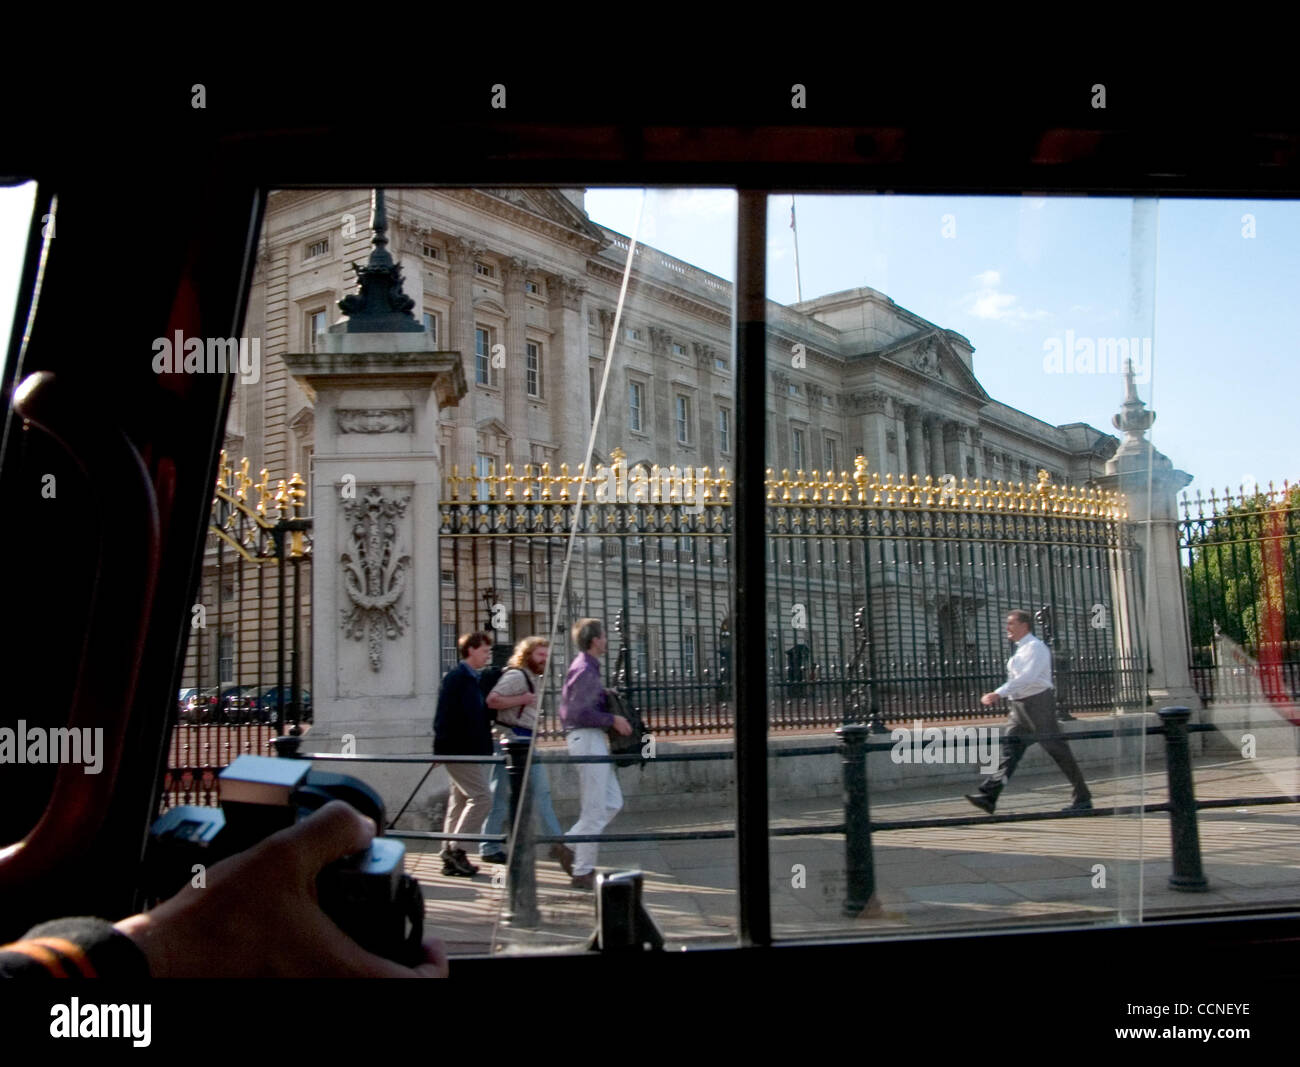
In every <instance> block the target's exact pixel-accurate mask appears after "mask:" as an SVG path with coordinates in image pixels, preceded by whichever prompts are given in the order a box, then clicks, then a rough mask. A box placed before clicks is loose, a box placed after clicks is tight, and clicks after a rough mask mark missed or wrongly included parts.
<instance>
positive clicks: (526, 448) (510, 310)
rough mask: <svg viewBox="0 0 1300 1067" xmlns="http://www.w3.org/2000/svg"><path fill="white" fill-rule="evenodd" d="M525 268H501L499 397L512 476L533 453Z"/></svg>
mask: <svg viewBox="0 0 1300 1067" xmlns="http://www.w3.org/2000/svg"><path fill="white" fill-rule="evenodd" d="M527 269H528V264H527V263H525V262H524V261H523V260H522V259H517V258H512V259H510V260H507V261H506V262H505V263H504V264H502V267H501V286H502V289H503V290H504V292H505V298H506V365H505V366H504V367H502V368H501V393H502V395H503V396H504V397H505V413H504V414H505V421H506V430H507V431H508V432H509V434H510V444H511V451H510V452H509V453H508V454H507V455H506V457H505V460H504V462H506V463H513V464H514V465H515V474H516V475H521V474H523V471H524V464H526V463H528V462H529V460H530V458H531V455H532V449H531V447H530V445H531V444H532V434H531V433H530V432H529V428H528V372H527V363H526V358H527V357H526V353H525V351H524V344H525V327H526V326H527V324H528V303H527V297H526V295H525V293H524V275H525V272H526V271H527Z"/></svg>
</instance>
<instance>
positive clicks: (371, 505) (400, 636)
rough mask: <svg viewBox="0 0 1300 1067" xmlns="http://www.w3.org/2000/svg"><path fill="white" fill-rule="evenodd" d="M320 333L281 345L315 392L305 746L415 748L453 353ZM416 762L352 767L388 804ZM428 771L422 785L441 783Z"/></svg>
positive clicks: (435, 587) (429, 666)
mask: <svg viewBox="0 0 1300 1067" xmlns="http://www.w3.org/2000/svg"><path fill="white" fill-rule="evenodd" d="M320 342H321V344H320V350H319V351H317V352H314V353H300V354H290V355H287V356H285V357H284V358H285V362H286V364H287V365H288V367H289V370H290V372H291V373H292V374H293V376H294V377H295V379H297V381H298V382H300V383H301V384H302V385H303V387H304V388H305V389H306V390H307V392H308V394H309V395H310V396H311V397H312V398H313V400H314V403H315V432H316V440H315V456H314V471H313V476H312V494H311V499H312V505H313V512H314V515H313V526H314V534H313V541H314V543H313V565H312V607H313V611H314V625H313V626H312V641H313V648H312V653H313V663H314V664H315V667H314V676H313V679H312V703H313V706H314V716H315V719H314V728H313V729H312V731H311V734H310V743H309V744H308V745H307V748H308V749H309V750H311V751H318V752H340V751H348V750H349V748H350V750H351V751H352V752H354V753H356V754H358V755H370V754H401V755H424V754H426V753H429V752H430V751H431V739H432V735H433V713H434V705H435V703H436V700H437V695H438V687H439V684H440V681H441V678H440V672H439V669H438V667H439V656H438V649H439V647H440V639H439V637H440V635H439V622H440V620H441V604H440V595H441V582H440V581H439V577H440V574H439V570H440V567H439V552H438V526H439V516H438V500H439V496H440V493H441V486H442V471H441V470H440V467H439V456H438V430H437V423H438V413H439V410H440V409H441V408H442V407H443V406H444V405H455V404H456V403H457V402H458V400H459V398H460V397H461V396H463V395H464V393H465V388H466V386H465V376H464V370H463V367H462V363H461V357H460V354H459V353H457V352H446V351H438V350H436V349H434V348H432V347H431V346H430V344H429V341H428V335H427V334H424V333H422V332H409V331H407V332H347V330H346V323H344V324H340V325H339V326H335V327H333V328H332V329H331V332H329V333H327V334H324V335H322V336H321V337H320ZM325 769H328V770H333V771H338V770H340V767H339V765H338V764H330V765H329V766H328V767H327V768H325ZM424 770H425V768H424V767H423V766H416V765H392V764H359V765H357V767H356V768H355V769H354V772H355V773H356V775H357V776H358V777H360V778H362V779H364V780H365V781H367V782H369V783H370V784H371V785H373V786H374V787H375V788H376V789H378V790H379V792H380V793H381V794H382V795H383V797H384V800H385V803H386V805H387V806H388V809H389V814H390V815H392V814H396V810H397V808H399V807H400V806H401V805H402V804H403V803H404V802H405V801H406V798H407V796H408V795H409V793H410V791H411V789H412V788H413V787H414V786H415V784H416V783H417V782H418V781H419V779H420V776H421V775H422V774H423V773H424ZM434 777H438V778H439V779H440V781H439V782H438V783H435V782H434V781H433V778H434ZM441 777H442V776H441V775H438V776H431V778H430V779H429V781H427V782H426V787H425V789H424V790H423V793H424V794H427V793H428V792H430V791H431V790H432V789H434V788H435V787H440V788H442V789H444V790H445V788H446V786H445V782H444V781H441ZM419 804H420V801H419V800H418V799H417V801H416V805H415V806H418V805H419Z"/></svg>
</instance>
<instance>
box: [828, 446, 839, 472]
mask: <svg viewBox="0 0 1300 1067" xmlns="http://www.w3.org/2000/svg"><path fill="white" fill-rule="evenodd" d="M825 452H826V457H825V458H826V470H828V471H830V472H831V473H832V474H835V473H838V471H839V469H840V456H839V449H838V448H837V447H836V445H835V438H833V437H828V438H826V449H825Z"/></svg>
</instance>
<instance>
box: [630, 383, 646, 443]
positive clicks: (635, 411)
mask: <svg viewBox="0 0 1300 1067" xmlns="http://www.w3.org/2000/svg"><path fill="white" fill-rule="evenodd" d="M644 393H645V391H644V390H643V389H642V388H641V383H640V382H628V386H627V427H628V429H629V430H635V431H637V433H641V432H643V430H644V425H643V421H642V398H643V396H644Z"/></svg>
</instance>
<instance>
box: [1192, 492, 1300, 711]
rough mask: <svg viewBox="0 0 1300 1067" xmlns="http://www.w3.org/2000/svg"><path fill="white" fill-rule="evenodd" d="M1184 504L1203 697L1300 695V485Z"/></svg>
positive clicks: (1235, 699)
mask: <svg viewBox="0 0 1300 1067" xmlns="http://www.w3.org/2000/svg"><path fill="white" fill-rule="evenodd" d="M1182 509H1183V517H1182V519H1181V520H1180V522H1179V538H1178V542H1179V550H1180V552H1181V555H1182V564H1183V589H1184V594H1185V596H1186V600H1187V619H1188V630H1189V633H1188V642H1189V647H1188V655H1189V663H1190V664H1191V670H1192V680H1193V683H1194V685H1195V686H1196V689H1197V692H1198V693H1199V694H1200V696H1201V699H1202V700H1204V701H1205V702H1206V704H1211V703H1218V704H1241V703H1253V702H1257V701H1261V700H1269V701H1272V702H1276V701H1282V700H1290V701H1295V700H1298V699H1300V486H1293V485H1291V484H1290V483H1288V482H1284V483H1283V486H1282V489H1281V490H1275V489H1274V488H1273V486H1272V483H1270V484H1269V488H1268V490H1267V491H1266V492H1265V491H1263V490H1259V489H1256V490H1255V491H1254V492H1250V493H1248V492H1246V491H1245V489H1244V488H1243V489H1242V490H1241V491H1240V492H1238V493H1237V494H1236V495H1233V494H1232V493H1231V492H1230V491H1229V490H1227V489H1225V490H1224V493H1223V496H1221V497H1220V496H1217V495H1216V494H1215V493H1214V492H1213V491H1211V493H1210V496H1209V498H1208V499H1205V498H1203V497H1202V496H1201V494H1200V493H1197V494H1196V499H1195V500H1192V499H1191V498H1189V497H1188V496H1186V495H1184V496H1183V499H1182Z"/></svg>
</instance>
